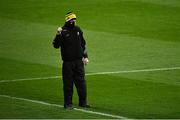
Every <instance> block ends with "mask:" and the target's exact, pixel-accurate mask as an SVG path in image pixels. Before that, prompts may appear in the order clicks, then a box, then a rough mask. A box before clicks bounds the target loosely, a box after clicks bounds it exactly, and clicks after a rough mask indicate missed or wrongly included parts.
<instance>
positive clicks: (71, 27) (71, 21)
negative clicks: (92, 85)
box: [53, 12, 90, 109]
mask: <svg viewBox="0 0 180 120" xmlns="http://www.w3.org/2000/svg"><path fill="white" fill-rule="evenodd" d="M65 20H66V22H65V24H64V26H63V27H62V28H61V27H59V28H58V30H57V34H56V37H55V39H54V40H53V46H54V48H59V47H60V48H61V57H62V60H63V65H62V77H63V91H64V108H68V109H72V96H73V85H74V84H75V86H76V88H77V93H78V96H79V106H80V107H85V108H89V107H90V106H89V105H88V104H87V88H86V81H85V71H84V65H87V64H88V62H89V61H88V55H87V51H86V47H85V45H86V42H85V40H84V37H83V32H82V31H81V29H80V28H79V27H78V26H76V25H75V24H76V15H75V14H74V13H73V12H69V13H67V14H66V17H65Z"/></svg>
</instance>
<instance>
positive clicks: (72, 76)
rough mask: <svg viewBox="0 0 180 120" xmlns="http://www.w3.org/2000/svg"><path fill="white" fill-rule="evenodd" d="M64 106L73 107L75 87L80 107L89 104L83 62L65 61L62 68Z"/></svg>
mask: <svg viewBox="0 0 180 120" xmlns="http://www.w3.org/2000/svg"><path fill="white" fill-rule="evenodd" d="M62 74H63V91H64V106H68V105H72V96H73V86H74V84H75V86H76V88H77V93H78V96H79V105H86V104H87V88H86V81H85V71H84V64H83V62H82V60H75V61H70V62H69V61H68V62H67V61H64V62H63V67H62Z"/></svg>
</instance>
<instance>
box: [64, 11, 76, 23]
mask: <svg viewBox="0 0 180 120" xmlns="http://www.w3.org/2000/svg"><path fill="white" fill-rule="evenodd" d="M71 20H76V14H75V13H73V12H68V13H67V14H66V17H65V21H66V22H68V21H71Z"/></svg>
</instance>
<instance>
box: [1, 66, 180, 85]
mask: <svg viewBox="0 0 180 120" xmlns="http://www.w3.org/2000/svg"><path fill="white" fill-rule="evenodd" d="M179 69H180V67H171V68H154V69H141V70H124V71H114V72H97V73H87V74H86V75H87V76H89V75H104V74H118V73H138V72H154V71H168V70H179ZM61 77H62V76H51V77H38V78H24V79H14V80H0V83H6V82H16V81H28V80H47V79H56V78H61Z"/></svg>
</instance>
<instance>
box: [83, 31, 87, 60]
mask: <svg viewBox="0 0 180 120" xmlns="http://www.w3.org/2000/svg"><path fill="white" fill-rule="evenodd" d="M81 40H82V41H81V46H82V49H83V57H84V58H88V54H87V49H86V41H85V39H84V36H83V32H82V31H81Z"/></svg>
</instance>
